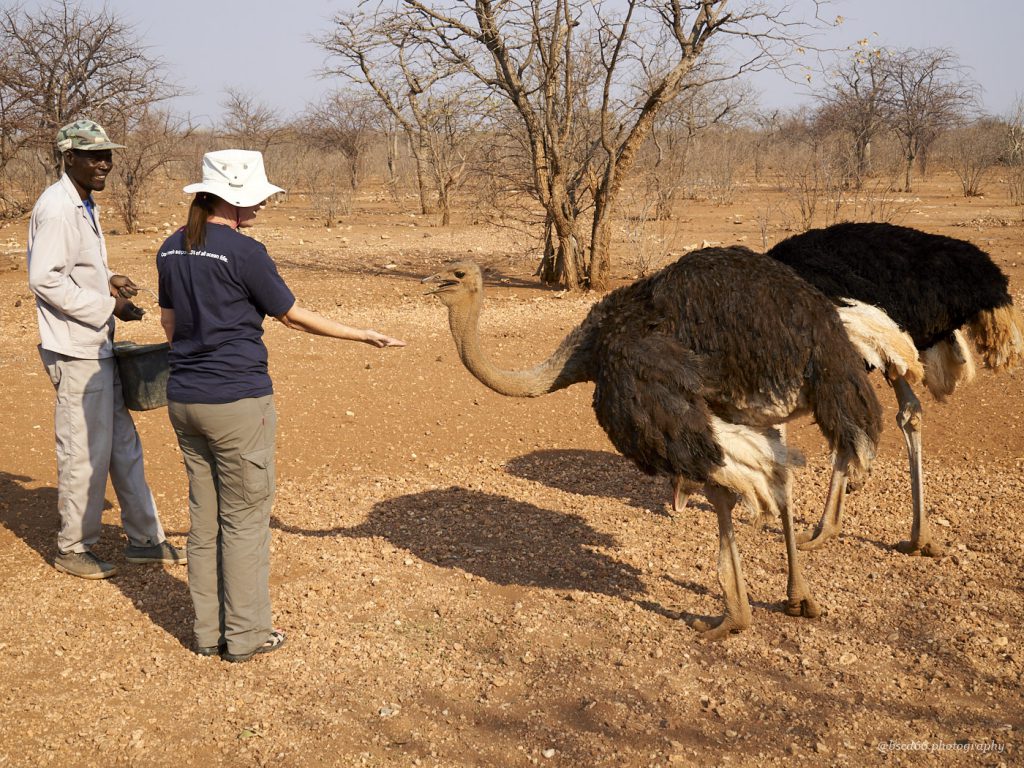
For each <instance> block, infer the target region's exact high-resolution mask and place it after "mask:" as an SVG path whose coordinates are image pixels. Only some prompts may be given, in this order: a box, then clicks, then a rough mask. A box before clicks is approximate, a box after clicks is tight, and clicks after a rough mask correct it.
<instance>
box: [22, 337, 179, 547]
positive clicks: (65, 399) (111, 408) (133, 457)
mask: <svg viewBox="0 0 1024 768" xmlns="http://www.w3.org/2000/svg"><path fill="white" fill-rule="evenodd" d="M39 356H40V357H41V358H42V361H43V365H44V366H45V367H46V372H47V374H49V376H50V381H51V382H53V386H54V389H55V390H56V391H57V405H56V408H55V411H54V419H53V422H54V433H55V436H56V441H57V510H58V512H59V513H60V533H59V534H58V535H57V549H58V550H59V551H60V552H64V553H66V552H87V551H88V550H89V549H90V548H91V547H92V546H93V544H95V543H96V542H97V541H99V538H100V531H101V529H102V518H103V503H104V500H105V495H106V490H107V476H108V475H109V477H110V480H111V482H112V484H113V486H114V493H115V494H116V495H117V501H118V504H120V505H121V525H122V526H123V527H124V532H125V534H127V536H128V540H129V541H130V542H131V543H132V544H135V545H137V546H148V545H153V544H159V543H160V542H162V541H163V540H164V539H165V538H166V537H165V536H164V531H163V528H162V527H161V526H160V519H159V517H158V516H157V510H156V503H155V502H154V500H153V494H152V493H151V492H150V490H149V485H147V484H146V475H145V472H144V470H143V465H142V441H141V440H140V439H139V433H138V432H137V431H136V430H135V422H134V421H132V417H131V414H130V413H128V409H127V408H125V405H124V394H123V392H122V390H121V377H120V376H118V373H117V363H116V362H115V360H114V358H112V357H108V358H104V359H103V360H84V359H80V358H76V357H68V356H67V355H62V354H59V353H57V352H51V351H50V350H48V349H43V348H41V347H40V348H39Z"/></svg>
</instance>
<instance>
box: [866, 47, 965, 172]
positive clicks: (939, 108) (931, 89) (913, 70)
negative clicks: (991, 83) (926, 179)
mask: <svg viewBox="0 0 1024 768" xmlns="http://www.w3.org/2000/svg"><path fill="white" fill-rule="evenodd" d="M885 61H886V71H887V77H888V79H889V87H887V88H886V92H885V94H886V95H885V98H884V102H885V107H886V109H887V113H888V120H889V126H890V127H891V129H892V130H893V132H894V133H895V134H896V137H897V139H898V140H899V143H900V148H901V149H902V151H903V163H904V168H903V170H904V176H903V179H904V181H903V189H904V191H905V192H911V191H913V189H912V172H913V167H914V163H915V161H919V160H921V159H922V158H923V157H926V156H927V153H928V149H929V148H930V147H931V146H932V144H933V143H934V142H935V140H936V139H937V138H938V137H939V135H940V134H941V133H942V131H943V130H945V129H947V128H949V127H950V126H954V125H957V124H960V123H962V122H963V120H964V118H965V117H966V113H967V111H968V108H969V107H971V106H973V105H974V104H975V103H976V97H977V85H976V84H975V83H973V82H972V81H971V80H970V79H969V78H968V77H967V76H966V75H965V74H964V72H963V68H962V67H961V65H960V62H959V59H957V57H956V54H954V53H953V52H952V51H950V50H947V49H945V48H930V49H927V50H916V49H913V48H908V49H906V50H902V51H894V52H891V53H890V54H889V55H888V56H886V57H885Z"/></svg>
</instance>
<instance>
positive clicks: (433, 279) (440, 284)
mask: <svg viewBox="0 0 1024 768" xmlns="http://www.w3.org/2000/svg"><path fill="white" fill-rule="evenodd" d="M420 282H421V283H437V285H435V286H433V287H431V288H430V289H428V290H426V291H424V292H423V295H424V296H431V295H433V294H435V293H438V292H439V291H443V290H444V289H445V288H451V287H452V286H454V285H458V283H456V282H455V281H454V280H445V279H444V278H443V277H442V275H441V273H438V274H436V275H431V276H430V277H424V278H423V279H422V280H420Z"/></svg>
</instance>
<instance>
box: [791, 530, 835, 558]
mask: <svg viewBox="0 0 1024 768" xmlns="http://www.w3.org/2000/svg"><path fill="white" fill-rule="evenodd" d="M835 535H836V532H835V531H834V530H832V529H827V528H823V529H821V530H818V531H815V532H814V533H810V532H807V531H805V532H804V533H799V534H797V537H796V548H797V549H799V550H800V551H802V552H813V551H814V550H816V549H819V548H821V546H822V545H823V544H825V542H827V541H830V540H831V539H833V538H835Z"/></svg>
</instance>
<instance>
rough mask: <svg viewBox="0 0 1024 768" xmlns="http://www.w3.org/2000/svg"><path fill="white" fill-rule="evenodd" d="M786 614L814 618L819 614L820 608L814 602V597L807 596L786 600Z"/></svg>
mask: <svg viewBox="0 0 1024 768" xmlns="http://www.w3.org/2000/svg"><path fill="white" fill-rule="evenodd" d="M786 615H787V616H802V617H803V618H805V619H816V618H818V617H819V616H820V615H821V609H820V608H819V607H818V604H817V603H816V602H814V598H812V597H810V596H808V597H803V598H796V599H794V600H787V601H786Z"/></svg>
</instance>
